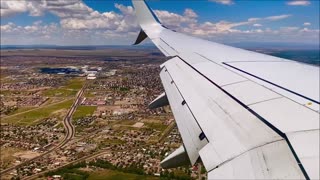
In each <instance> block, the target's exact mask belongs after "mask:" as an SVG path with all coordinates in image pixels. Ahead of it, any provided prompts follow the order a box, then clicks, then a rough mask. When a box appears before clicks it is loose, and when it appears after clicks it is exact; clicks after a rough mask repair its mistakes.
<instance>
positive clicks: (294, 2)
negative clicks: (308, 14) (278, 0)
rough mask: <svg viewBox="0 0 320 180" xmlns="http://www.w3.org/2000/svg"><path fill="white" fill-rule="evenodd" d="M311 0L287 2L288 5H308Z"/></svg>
mask: <svg viewBox="0 0 320 180" xmlns="http://www.w3.org/2000/svg"><path fill="white" fill-rule="evenodd" d="M310 4H311V2H310V1H308V0H291V1H288V2H287V5H289V6H308V5H310Z"/></svg>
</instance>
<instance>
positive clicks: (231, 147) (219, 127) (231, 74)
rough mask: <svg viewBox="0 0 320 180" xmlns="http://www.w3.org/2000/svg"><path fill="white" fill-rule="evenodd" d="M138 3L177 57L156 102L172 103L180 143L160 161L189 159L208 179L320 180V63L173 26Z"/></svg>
mask: <svg viewBox="0 0 320 180" xmlns="http://www.w3.org/2000/svg"><path fill="white" fill-rule="evenodd" d="M133 5H134V7H135V9H136V14H137V18H138V21H139V23H140V25H141V28H142V31H143V32H144V33H145V35H147V36H148V37H149V38H150V39H151V41H152V42H153V43H154V44H155V45H156V46H157V47H158V48H159V50H160V51H161V52H162V53H163V54H165V55H166V56H170V57H172V58H171V59H170V60H168V61H167V62H165V63H164V64H162V65H161V68H162V69H161V73H160V77H161V80H162V83H163V86H164V89H165V94H162V95H160V96H159V97H158V98H157V99H156V100H155V101H153V102H152V103H151V107H158V106H159V104H162V105H166V104H167V103H168V102H169V104H170V106H171V109H172V111H173V114H174V117H175V120H176V122H177V126H178V129H179V131H180V134H181V136H182V140H183V146H182V147H180V148H179V149H178V150H177V151H175V152H174V153H173V154H171V155H169V156H168V157H167V158H166V159H165V160H164V161H163V162H162V166H163V167H176V166H178V165H180V164H184V163H185V161H184V160H183V158H185V157H188V159H189V161H190V163H191V164H194V163H195V162H196V161H197V160H198V159H201V160H202V162H203V164H204V166H205V168H206V170H207V171H208V178H209V179H239V178H242V179H258V178H259V179H310V178H311V179H319V102H320V97H319V93H317V92H319V78H318V77H319V76H317V75H319V68H318V67H314V66H309V65H305V64H301V63H297V62H293V61H290V60H286V59H281V58H277V57H273V56H268V55H264V54H259V53H255V52H250V51H246V50H242V49H238V48H233V47H229V46H225V45H221V44H217V43H213V42H209V41H205V40H201V39H197V38H193V37H190V36H186V35H183V34H180V33H177V32H174V31H171V30H169V29H167V28H166V27H164V26H162V25H161V23H160V22H159V20H158V19H157V18H156V16H155V15H154V14H153V12H152V10H151V9H150V8H149V7H148V6H147V5H146V3H145V2H144V1H133ZM140 34H141V33H140ZM138 39H139V38H138ZM140 40H141V38H140ZM140 40H139V41H140ZM140 42H141V41H140ZM195 44H196V45H197V46H195ZM262 67H264V68H262ZM285 67H290V69H286V68H285ZM257 69H258V70H257ZM292 76H294V77H292ZM301 83H303V85H301ZM157 101H158V102H157ZM160 101H161V102H160Z"/></svg>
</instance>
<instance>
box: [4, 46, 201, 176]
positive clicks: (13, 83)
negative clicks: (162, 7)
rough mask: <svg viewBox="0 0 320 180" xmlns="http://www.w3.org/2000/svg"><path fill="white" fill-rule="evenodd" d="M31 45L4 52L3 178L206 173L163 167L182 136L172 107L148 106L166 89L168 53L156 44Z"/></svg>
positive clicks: (194, 167)
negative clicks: (163, 70)
mask: <svg viewBox="0 0 320 180" xmlns="http://www.w3.org/2000/svg"><path fill="white" fill-rule="evenodd" d="M30 51H32V50H2V53H1V54H2V56H1V177H2V178H3V179H33V178H38V177H40V178H42V179H46V178H47V179H60V178H63V177H64V178H68V177H69V178H70V176H75V177H77V176H79V177H87V176H88V177H89V178H90V177H93V178H95V176H99V173H100V172H101V173H107V172H108V171H115V172H122V174H123V176H124V177H127V176H128V177H130V176H133V175H131V174H134V176H137V177H146V178H148V179H149V178H151V179H152V178H156V177H158V176H161V177H168V178H170V177H171V178H173V177H175V178H176V179H195V178H199V177H203V178H205V170H204V169H202V171H201V165H200V164H199V165H198V164H196V165H195V166H193V167H191V166H190V167H181V168H177V169H172V170H171V169H170V170H164V169H162V168H161V167H160V161H161V160H162V159H163V158H164V157H165V156H167V155H168V154H169V153H170V152H172V151H173V150H174V149H176V148H177V147H179V146H180V145H181V143H182V141H181V138H180V135H179V132H178V130H177V127H176V125H175V121H174V119H173V116H172V114H171V110H170V108H169V107H164V108H159V109H156V110H149V109H148V107H147V106H148V104H149V103H150V102H151V101H152V100H153V99H154V98H155V97H157V95H159V94H161V92H162V91H163V87H162V85H161V82H160V78H159V71H160V68H159V66H160V64H161V63H163V62H164V61H165V60H166V58H164V57H163V56H161V55H160V53H159V52H158V51H157V50H155V49H150V50H147V51H146V50H127V52H126V54H123V51H124V50H123V49H113V50H112V51H108V50H106V51H105V52H102V54H100V55H92V54H96V53H97V52H95V51H86V50H82V51H80V50H74V51H68V54H64V53H65V51H63V50H60V51H59V50H57V51H58V54H59V56H56V53H57V52H54V53H53V52H51V50H37V51H40V52H41V53H40V54H42V55H36V56H33V55H29V56H26V55H27V54H28V53H30ZM34 51H36V50H34ZM79 52H80V54H81V53H83V54H84V55H83V56H79V55H78V54H79ZM88 54H89V55H90V56H87V55H88ZM133 54H134V55H133ZM75 55H77V57H74V56H75ZM109 57H110V58H109ZM49 62H50V64H49ZM75 62H76V63H75ZM75 64H76V65H75ZM96 162H100V163H105V164H108V166H107V168H106V167H105V166H101V164H100V166H101V167H100V166H99V164H98V165H97V164H95V163H96ZM81 163H82V164H83V163H85V164H86V165H85V166H84V165H82V166H81V168H72V169H70V170H69V171H70V172H67V171H66V172H64V173H61V172H60V171H61V169H63V168H65V167H70V166H75V167H76V166H77V165H78V164H81ZM75 169H76V170H77V171H78V170H79V169H81V170H80V171H79V172H80V173H79V172H78V173H74V172H73V171H75ZM97 169H98V171H97ZM71 171H72V173H71ZM55 173H56V174H55ZM107 174H110V176H111V175H112V173H110V172H109V173H107ZM128 174H129V175H128Z"/></svg>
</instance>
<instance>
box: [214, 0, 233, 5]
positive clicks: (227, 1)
mask: <svg viewBox="0 0 320 180" xmlns="http://www.w3.org/2000/svg"><path fill="white" fill-rule="evenodd" d="M209 1H211V2H216V3H219V4H224V5H232V4H234V2H233V0H209Z"/></svg>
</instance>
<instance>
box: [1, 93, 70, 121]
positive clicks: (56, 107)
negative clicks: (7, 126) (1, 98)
mask: <svg viewBox="0 0 320 180" xmlns="http://www.w3.org/2000/svg"><path fill="white" fill-rule="evenodd" d="M73 101H74V99H70V100H65V101H62V102H60V103H56V104H52V105H48V106H44V107H41V108H36V109H34V110H31V111H27V112H24V113H20V114H16V115H12V116H9V117H5V118H2V119H1V122H2V123H12V124H19V125H32V124H35V123H37V121H38V120H40V119H43V118H47V117H50V116H53V114H54V113H56V112H57V111H60V110H67V109H69V108H70V107H71V105H72V103H73ZM54 116H56V115H54Z"/></svg>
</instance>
